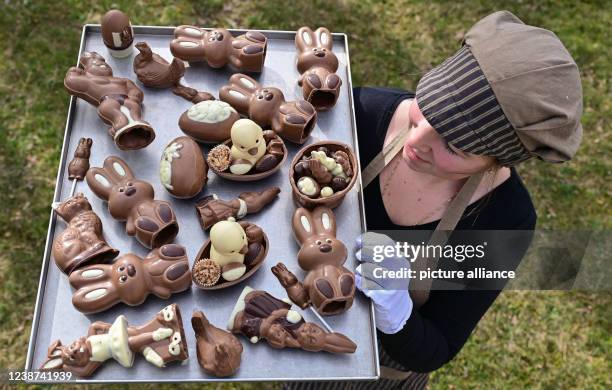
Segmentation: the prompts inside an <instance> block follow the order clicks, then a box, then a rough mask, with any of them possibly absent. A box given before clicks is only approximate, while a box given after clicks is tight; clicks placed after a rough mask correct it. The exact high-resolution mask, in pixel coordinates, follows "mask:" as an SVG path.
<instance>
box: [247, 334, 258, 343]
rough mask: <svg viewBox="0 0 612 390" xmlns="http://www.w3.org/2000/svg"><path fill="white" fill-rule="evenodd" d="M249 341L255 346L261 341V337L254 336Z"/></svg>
mask: <svg viewBox="0 0 612 390" xmlns="http://www.w3.org/2000/svg"><path fill="white" fill-rule="evenodd" d="M249 341H250V342H251V343H253V344H255V343H257V342H258V341H259V337H257V336H253V337H251V338H250V339H249Z"/></svg>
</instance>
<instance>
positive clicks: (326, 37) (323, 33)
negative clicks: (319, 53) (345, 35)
mask: <svg viewBox="0 0 612 390" xmlns="http://www.w3.org/2000/svg"><path fill="white" fill-rule="evenodd" d="M314 34H315V37H316V43H317V46H318V47H324V48H326V49H327V50H331V49H332V45H333V38H332V35H331V33H330V32H329V30H328V29H326V28H325V27H319V28H318V29H317V31H315V33H314Z"/></svg>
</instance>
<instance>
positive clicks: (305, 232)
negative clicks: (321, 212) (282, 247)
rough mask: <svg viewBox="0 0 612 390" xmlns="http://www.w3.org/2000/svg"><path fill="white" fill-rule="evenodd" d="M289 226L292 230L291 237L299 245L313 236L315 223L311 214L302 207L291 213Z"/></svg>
mask: <svg viewBox="0 0 612 390" xmlns="http://www.w3.org/2000/svg"><path fill="white" fill-rule="evenodd" d="M291 226H292V228H293V235H294V236H295V239H296V240H297V242H298V243H300V245H301V244H303V243H304V242H305V241H306V240H307V239H308V238H309V237H311V236H313V235H314V234H315V221H314V219H313V217H312V214H310V211H308V210H307V209H305V208H303V207H300V208H298V209H297V210H295V212H294V213H293V219H292V221H291Z"/></svg>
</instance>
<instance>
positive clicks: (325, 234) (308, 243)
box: [292, 206, 348, 271]
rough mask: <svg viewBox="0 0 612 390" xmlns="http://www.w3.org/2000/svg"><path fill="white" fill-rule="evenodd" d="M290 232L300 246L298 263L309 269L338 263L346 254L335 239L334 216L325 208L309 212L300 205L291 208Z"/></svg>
mask: <svg viewBox="0 0 612 390" xmlns="http://www.w3.org/2000/svg"><path fill="white" fill-rule="evenodd" d="M292 227H293V234H294V235H295V238H296V240H297V241H298V242H299V244H300V245H301V247H300V251H299V252H298V264H299V265H300V267H301V268H302V269H303V270H306V271H310V270H312V269H314V268H316V267H317V266H320V265H322V264H331V265H338V266H339V265H342V264H344V261H345V260H346V257H347V255H348V252H347V249H346V246H345V245H344V244H343V243H342V241H340V240H338V239H337V238H336V216H335V215H334V212H333V211H332V210H331V209H330V208H327V207H322V206H319V207H317V208H315V209H314V210H312V211H309V210H307V209H305V208H303V207H300V208H298V209H297V210H295V213H294V214H293V220H292Z"/></svg>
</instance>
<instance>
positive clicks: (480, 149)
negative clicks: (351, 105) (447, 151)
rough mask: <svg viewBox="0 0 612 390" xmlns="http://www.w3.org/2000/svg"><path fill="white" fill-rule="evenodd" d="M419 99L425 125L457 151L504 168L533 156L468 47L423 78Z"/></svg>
mask: <svg viewBox="0 0 612 390" xmlns="http://www.w3.org/2000/svg"><path fill="white" fill-rule="evenodd" d="M416 99H417V102H418V104H419V108H420V109H421V112H422V113H423V115H424V116H425V118H427V121H428V122H429V123H430V124H431V125H432V126H433V128H434V129H436V131H437V132H438V133H439V134H440V135H441V136H442V137H443V138H444V139H445V140H446V141H447V142H448V143H449V144H451V145H453V146H454V147H456V148H458V149H460V150H462V151H464V152H468V153H473V154H478V155H487V156H492V157H496V158H497V160H498V161H499V162H500V164H502V165H504V166H512V165H515V164H517V163H519V162H521V161H524V160H527V159H528V158H530V157H531V154H530V153H529V152H528V151H527V149H526V148H525V147H524V146H523V144H522V143H521V141H520V139H519V138H518V136H517V135H516V133H515V131H514V128H513V126H512V124H511V123H510V122H509V121H508V119H507V118H506V115H505V114H504V112H503V110H502V109H501V106H500V105H499V102H498V101H497V98H496V97H495V94H494V93H493V90H492V89H491V86H490V85H489V82H488V81H487V79H486V77H485V75H484V73H483V72H482V70H481V69H480V65H478V61H476V58H475V57H474V56H473V55H472V52H471V51H470V49H469V47H467V46H463V47H462V48H461V49H460V50H459V51H458V52H457V53H455V55H453V56H452V57H450V58H448V59H447V60H446V61H444V62H443V63H442V64H441V65H439V66H437V67H435V68H434V69H432V70H431V71H430V72H428V73H427V74H425V76H423V78H422V79H421V80H420V81H419V84H418V86H417V90H416Z"/></svg>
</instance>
